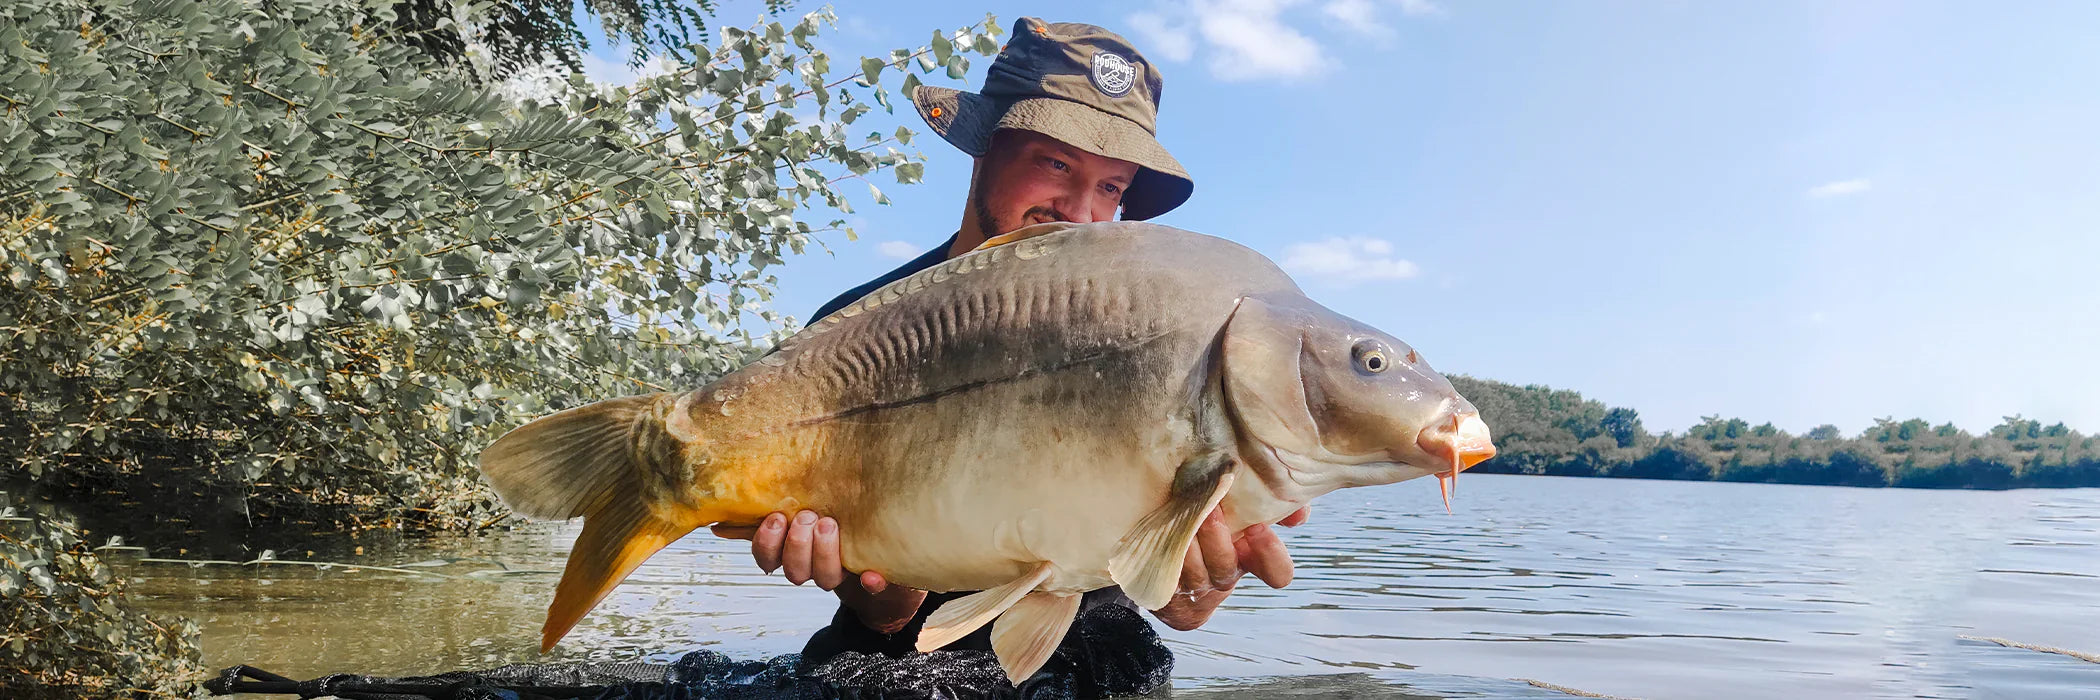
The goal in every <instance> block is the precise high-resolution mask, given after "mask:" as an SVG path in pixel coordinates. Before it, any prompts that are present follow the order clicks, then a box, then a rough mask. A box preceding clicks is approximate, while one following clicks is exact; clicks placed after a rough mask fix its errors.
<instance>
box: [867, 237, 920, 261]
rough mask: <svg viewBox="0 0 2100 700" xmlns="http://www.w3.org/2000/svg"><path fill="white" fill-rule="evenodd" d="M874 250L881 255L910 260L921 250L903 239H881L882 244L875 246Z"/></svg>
mask: <svg viewBox="0 0 2100 700" xmlns="http://www.w3.org/2000/svg"><path fill="white" fill-rule="evenodd" d="M875 252H878V253H881V254H882V255H883V257H888V258H896V259H898V260H910V259H912V258H916V257H919V253H920V252H921V251H920V250H919V247H918V246H915V245H912V244H910V243H906V242H904V241H883V242H882V245H878V246H875Z"/></svg>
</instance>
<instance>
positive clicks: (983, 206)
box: [974, 178, 1006, 240]
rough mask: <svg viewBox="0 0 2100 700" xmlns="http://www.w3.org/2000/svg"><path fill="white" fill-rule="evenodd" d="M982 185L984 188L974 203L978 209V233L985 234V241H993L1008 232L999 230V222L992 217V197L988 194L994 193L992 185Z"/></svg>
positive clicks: (978, 191)
mask: <svg viewBox="0 0 2100 700" xmlns="http://www.w3.org/2000/svg"><path fill="white" fill-rule="evenodd" d="M987 179H989V178H987ZM980 184H981V185H983V186H981V187H979V188H978V189H977V201H976V202H975V203H974V205H975V206H976V207H977V232H978V233H981V234H984V239H985V240H991V239H992V238H993V237H994V236H998V235H999V234H1002V233H1006V232H1005V231H1000V230H998V229H999V222H997V221H994V220H993V217H992V203H991V201H990V200H991V195H990V194H987V193H989V192H991V191H992V188H991V183H990V182H985V183H980Z"/></svg>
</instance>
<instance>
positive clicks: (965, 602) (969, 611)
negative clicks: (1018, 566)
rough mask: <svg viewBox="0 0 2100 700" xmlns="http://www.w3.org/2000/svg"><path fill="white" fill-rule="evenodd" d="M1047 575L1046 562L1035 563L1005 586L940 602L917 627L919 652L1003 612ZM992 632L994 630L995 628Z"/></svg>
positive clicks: (964, 634)
mask: <svg viewBox="0 0 2100 700" xmlns="http://www.w3.org/2000/svg"><path fill="white" fill-rule="evenodd" d="M1049 578H1050V562H1047V561H1046V562H1043V563H1041V564H1037V565H1036V567H1035V570H1034V571H1030V572H1028V575H1027V576H1022V577H1020V578H1017V579H1014V580H1012V581H1010V582H1007V584H1006V585H1003V586H1000V587H998V588H992V589H989V590H983V591H978V592H976V593H972V594H970V595H966V596H963V597H961V598H957V599H955V600H951V601H948V602H946V603H943V604H941V607H940V609H939V610H935V611H933V614H932V615H928V616H926V625H925V626H924V627H921V628H920V629H919V641H918V644H917V647H918V649H919V651H920V652H922V653H923V652H929V651H933V650H935V649H939V648H941V647H944V646H948V645H949V644H952V643H954V642H955V640H958V639H962V638H963V637H967V636H969V634H970V633H971V632H975V631H977V628H979V627H983V626H984V625H985V623H988V622H991V621H992V618H995V617H998V616H999V613H1003V612H1006V609H1007V608H1011V607H1013V606H1014V603H1015V602H1016V601H1019V600H1020V599H1021V597H1022V596H1025V595H1028V593H1029V592H1030V591H1033V590H1035V587H1036V586H1040V585H1043V582H1044V581H1046V580H1049ZM995 631H996V630H995Z"/></svg>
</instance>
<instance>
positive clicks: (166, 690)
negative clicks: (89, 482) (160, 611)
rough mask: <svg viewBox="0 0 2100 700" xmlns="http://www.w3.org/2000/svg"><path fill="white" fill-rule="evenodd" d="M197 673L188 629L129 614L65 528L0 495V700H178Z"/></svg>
mask: <svg viewBox="0 0 2100 700" xmlns="http://www.w3.org/2000/svg"><path fill="white" fill-rule="evenodd" d="M111 544H121V543H119V542H112V543H111ZM203 672H204V667H203V663H202V660H201V657H200V655H199V651H198V647H197V628H196V626H195V625H193V624H191V623H189V622H175V623H165V622H162V621H159V620H155V619H153V618H151V617H148V616H146V615H145V614H143V613H140V612H138V611H135V610H132V609H131V608H130V607H129V603H128V600H127V598H126V597H125V593H124V581H123V579H121V578H119V577H117V576H115V575H113V574H112V573H111V571H110V568H109V566H108V565H107V564H104V563H103V562H102V560H101V558H100V557H98V556H96V554H95V551H94V550H92V549H89V548H88V546H87V545H86V544H85V543H83V542H81V540H80V532H79V531H78V530H77V529H75V528H74V527H73V525H72V524H70V523H67V522H65V521H63V520H59V519H55V518H51V517H46V516H43V515H41V514H38V513H35V512H31V511H27V510H25V509H23V508H22V507H21V506H20V505H19V504H17V503H15V502H14V501H13V500H12V499H11V498H10V497H9V496H8V495H7V494H6V493H4V492H0V695H4V696H6V697H9V698H46V697H49V698H60V697H64V698H77V697H116V696H120V695H133V694H135V693H136V692H137V691H139V690H144V691H149V692H152V693H157V694H164V695H183V694H187V692H188V691H189V689H190V687H191V686H192V685H194V682H195V681H196V680H197V678H198V677H199V676H201V675H202V674H203Z"/></svg>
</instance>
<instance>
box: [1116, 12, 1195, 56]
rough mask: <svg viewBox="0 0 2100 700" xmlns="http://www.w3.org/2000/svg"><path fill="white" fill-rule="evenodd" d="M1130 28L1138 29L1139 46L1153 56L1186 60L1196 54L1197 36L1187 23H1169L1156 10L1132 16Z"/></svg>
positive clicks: (1140, 49)
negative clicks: (1140, 42) (1140, 43)
mask: <svg viewBox="0 0 2100 700" xmlns="http://www.w3.org/2000/svg"><path fill="white" fill-rule="evenodd" d="M1129 21H1130V28H1131V29H1134V30H1137V33H1138V37H1139V40H1140V41H1142V42H1144V43H1143V45H1142V46H1140V47H1139V48H1138V50H1139V51H1143V52H1145V53H1147V54H1150V55H1152V56H1158V57H1160V58H1164V59H1166V60H1169V61H1175V62H1180V61H1186V60H1189V59H1190V58H1193V57H1194V56H1195V55H1196V36H1195V33H1194V30H1193V28H1191V27H1189V26H1188V25H1187V24H1169V23H1168V22H1167V18H1166V17H1164V16H1161V15H1160V14H1159V13H1156V12H1140V13H1137V14H1134V15H1131V16H1130V19H1129Z"/></svg>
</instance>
